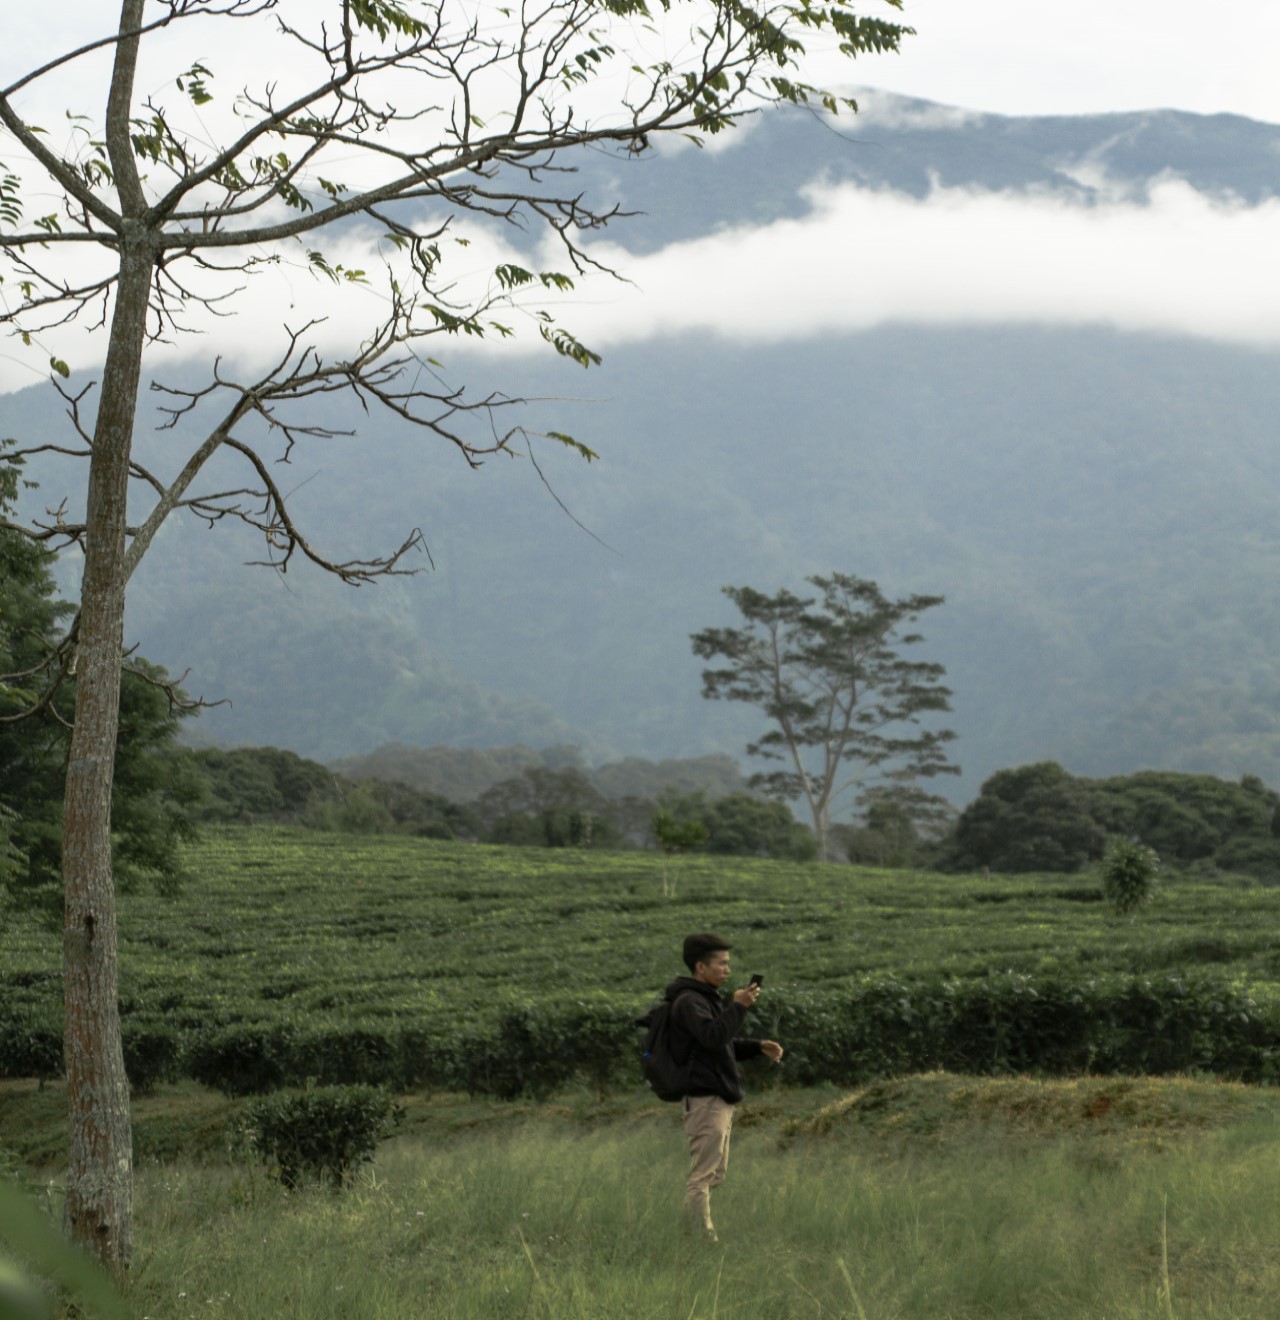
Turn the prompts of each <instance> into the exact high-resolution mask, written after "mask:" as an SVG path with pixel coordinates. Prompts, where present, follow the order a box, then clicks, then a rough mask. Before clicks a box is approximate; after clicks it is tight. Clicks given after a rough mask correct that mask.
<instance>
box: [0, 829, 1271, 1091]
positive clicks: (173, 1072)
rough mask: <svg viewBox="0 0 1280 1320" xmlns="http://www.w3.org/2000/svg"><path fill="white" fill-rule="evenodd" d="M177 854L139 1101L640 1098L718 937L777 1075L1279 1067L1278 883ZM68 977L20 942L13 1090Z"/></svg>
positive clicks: (13, 955)
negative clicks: (1130, 915) (382, 1092)
mask: <svg viewBox="0 0 1280 1320" xmlns="http://www.w3.org/2000/svg"><path fill="white" fill-rule="evenodd" d="M186 863H187V866H188V868H189V870H190V871H191V872H192V875H193V883H192V884H191V885H189V886H187V888H186V889H185V890H184V891H183V892H182V893H180V894H179V895H178V896H176V897H174V898H163V897H161V896H159V895H156V894H151V893H147V892H142V893H138V894H134V895H130V896H126V898H125V899H124V902H123V909H122V922H121V941H122V967H123V971H124V976H123V980H122V986H121V1007H122V1012H123V1015H124V1016H123V1020H124V1042H125V1054H126V1061H127V1066H128V1069H129V1073H130V1079H131V1082H132V1084H133V1085H134V1087H135V1089H137V1088H141V1087H145V1086H147V1085H152V1084H154V1083H155V1082H157V1081H160V1080H163V1079H165V1078H166V1077H173V1076H179V1075H188V1076H191V1077H194V1078H197V1079H199V1080H201V1081H203V1082H206V1083H208V1084H210V1085H213V1086H216V1087H219V1088H221V1089H223V1090H226V1091H228V1092H232V1093H259V1092H267V1091H272V1090H277V1089H279V1088H281V1087H286V1086H302V1085H304V1084H306V1083H307V1081H308V1079H311V1080H313V1081H315V1082H316V1083H318V1084H321V1085H337V1084H353V1083H363V1084H370V1085H386V1086H390V1087H395V1088H408V1087H431V1088H440V1089H451V1090H464V1091H471V1092H474V1093H477V1094H490V1095H504V1096H513V1095H519V1094H522V1093H529V1094H535V1095H536V1094H546V1093H548V1092H550V1091H552V1090H554V1089H556V1088H557V1087H559V1086H561V1085H563V1084H565V1083H566V1082H568V1081H570V1080H572V1079H574V1078H580V1079H585V1080H587V1081H589V1082H590V1083H591V1084H593V1085H595V1086H596V1087H598V1088H600V1089H602V1090H604V1089H607V1088H610V1087H615V1086H632V1085H638V1084H639V1072H638V1068H637V1066H636V1061H635V1058H634V1053H633V1051H634V1047H635V1033H634V1031H633V1029H632V1027H631V1025H630V1024H631V1023H632V1021H633V1020H634V1018H635V1017H636V1016H638V1015H639V1014H640V1013H641V1012H642V1011H643V1010H644V1009H645V1007H647V1005H648V1004H649V1003H651V1002H652V1001H653V999H654V997H655V996H656V994H657V992H658V991H659V989H660V988H661V986H662V985H663V984H664V983H665V981H666V980H667V979H668V978H669V977H670V976H671V975H673V974H675V973H677V972H679V971H680V970H681V968H680V965H679V957H678V950H679V944H680V940H681V938H682V937H683V936H684V935H685V934H687V933H688V930H689V929H692V928H700V927H703V926H707V925H710V926H712V927H713V928H715V929H718V930H721V931H723V932H726V933H728V935H729V937H730V938H732V939H734V940H735V943H736V945H737V958H738V962H739V965H743V964H744V961H749V962H750V963H751V965H752V968H751V969H752V970H756V969H759V970H762V971H764V972H766V973H767V977H768V980H767V987H768V989H767V993H766V995H765V996H764V997H763V999H762V1003H761V1007H760V1009H759V1010H758V1011H757V1013H756V1015H755V1018H756V1021H757V1022H758V1023H759V1024H760V1029H761V1031H762V1033H763V1032H768V1033H769V1034H771V1035H776V1037H777V1038H778V1039H780V1040H783V1042H784V1043H785V1044H786V1045H787V1047H788V1057H787V1063H786V1066H785V1067H784V1069H782V1070H780V1072H779V1073H778V1075H777V1080H779V1081H782V1082H785V1081H788V1080H795V1081H803V1080H813V1079H818V1078H822V1077H826V1078H829V1079H830V1080H835V1081H841V1082H846V1081H848V1082H852V1081H858V1080H864V1079H866V1078H868V1077H872V1076H877V1075H882V1074H885V1073H894V1072H899V1071H902V1070H904V1069H914V1068H927V1067H943V1066H945V1067H948V1068H956V1069H963V1070H966V1071H972V1072H990V1071H995V1072H1001V1071H1016V1070H1020V1069H1032V1070H1045V1071H1057V1070H1076V1071H1079V1070H1081V1069H1091V1070H1095V1071H1124V1070H1128V1071H1144V1070H1149V1071H1168V1070H1176V1069H1182V1068H1200V1069H1207V1070H1212V1071H1219V1072H1222V1073H1225V1074H1228V1075H1232V1076H1240V1077H1247V1078H1251V1079H1255V1080H1256V1079H1261V1078H1269V1077H1272V1076H1273V1075H1274V1073H1275V1068H1276V1065H1275V1050H1276V1045H1275V1041H1276V1040H1277V1039H1278V1038H1280V1007H1278V1004H1280V992H1278V991H1277V988H1276V987H1277V983H1278V982H1280V956H1278V955H1277V952H1276V946H1275V940H1274V938H1273V935H1272V933H1271V932H1272V931H1273V930H1274V929H1275V928H1276V926H1277V918H1280V890H1276V889H1271V888H1267V887H1264V886H1261V885H1257V884H1254V883H1251V882H1248V881H1232V882H1225V881H1219V882H1212V883H1211V882H1208V881H1206V880H1199V881H1196V880H1191V879H1179V880H1178V881H1176V882H1175V883H1171V884H1169V885H1167V886H1164V887H1163V888H1162V889H1161V891H1160V892H1159V894H1158V896H1157V898H1156V899H1155V901H1154V902H1153V903H1152V904H1151V905H1150V907H1149V909H1148V911H1147V912H1146V913H1145V914H1144V916H1143V919H1142V920H1141V921H1140V922H1137V923H1131V922H1128V921H1117V920H1116V918H1115V917H1113V916H1112V915H1111V913H1110V909H1109V908H1108V907H1107V905H1106V904H1105V903H1103V902H1101V901H1100V900H1101V894H1100V892H1099V890H1098V888H1097V886H1096V885H1089V886H1075V887H1073V886H1066V885H1063V883H1062V882H1061V881H1060V880H1058V881H1055V880H1053V879H1044V878H1031V877H1026V878H1014V877H1007V878H991V879H989V880H981V879H977V878H974V877H947V876H938V875H907V874H904V873H901V872H889V871H877V870H870V869H865V868H859V867H847V866H845V867H834V866H821V865H814V864H813V863H787V862H768V861H757V860H752V859H741V858H735V859H728V858H723V857H711V856H707V855H701V856H690V857H686V858H684V859H683V860H682V861H681V863H680V882H679V892H678V894H677V895H676V896H674V897H667V898H664V897H663V892H662V881H661V867H662V862H661V859H660V858H659V857H658V856H656V855H654V854H652V853H640V852H620V853H603V852H591V851H586V850H579V849H556V850H548V849H537V850H529V849H508V848H496V847H476V846H474V845H472V846H467V845H462V844H457V843H445V842H437V841H434V840H426V839H415V838H409V837H397V836H380V837H376V838H369V837H366V838H361V837H354V836H340V835H333V834H324V833H318V832H308V831H303V830H298V829H280V828H264V827H254V828H240V827H208V829H207V834H206V837H205V838H203V839H202V840H200V841H198V842H197V843H196V844H194V845H190V846H189V847H188V848H187V856H186ZM59 965H60V960H59V951H58V946H57V940H56V938H55V937H54V936H52V935H51V934H49V933H48V932H47V931H45V930H43V929H42V928H41V926H40V925H39V923H36V922H31V921H27V920H25V919H19V920H17V921H14V922H10V923H8V924H7V925H6V927H5V928H4V930H3V931H2V932H0V969H3V970H0V1073H5V1074H8V1075H18V1076H30V1075H51V1074H54V1073H56V1072H57V1071H58V1069H59V1067H60V1066H61V1025H60V1023H61V1017H60V995H59V991H60V973H59V970H58V969H59ZM1250 986H1252V989H1250V988H1249V987H1250ZM770 1075H771V1074H768V1073H762V1074H761V1076H760V1077H758V1078H755V1079H753V1083H752V1084H753V1085H757V1084H761V1083H763V1082H764V1080H765V1079H766V1078H767V1077H768V1076H770Z"/></svg>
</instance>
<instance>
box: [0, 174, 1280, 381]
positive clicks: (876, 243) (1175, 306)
mask: <svg viewBox="0 0 1280 1320" xmlns="http://www.w3.org/2000/svg"><path fill="white" fill-rule="evenodd" d="M808 197H809V200H810V202H811V204H812V207H813V211H812V213H811V214H810V215H809V216H807V217H805V218H803V219H795V220H785V221H779V222H777V223H775V224H771V225H767V226H763V227H757V228H746V227H743V228H736V229H727V230H724V231H721V232H719V233H717V234H714V235H711V236H708V237H705V238H701V239H698V240H695V241H691V242H686V243H679V244H673V245H671V246H668V247H666V248H664V249H662V250H660V251H658V252H656V253H653V254H652V255H649V256H643V257H637V256H633V255H632V254H629V253H627V252H625V251H622V250H619V249H616V248H611V247H608V246H606V245H603V244H597V245H595V246H594V247H593V249H592V250H593V252H594V253H595V254H596V255H598V256H599V257H600V258H601V259H602V260H604V261H606V262H608V263H609V264H610V265H613V266H615V267H617V268H618V269H619V270H621V271H622V272H623V273H624V274H625V275H626V276H627V277H628V279H629V280H630V281H631V282H630V283H620V282H617V281H613V280H610V279H609V278H608V277H606V276H603V275H594V276H590V277H588V278H587V279H585V280H583V281H581V282H580V283H579V285H578V287H577V288H576V289H575V290H573V291H572V292H571V293H568V294H566V295H562V296H561V295H554V294H551V293H548V292H545V291H541V290H540V291H539V292H538V293H537V294H535V295H531V296H530V297H529V298H528V299H526V302H527V304H528V308H535V307H546V308H548V309H549V310H551V311H552V312H553V313H554V314H555V315H556V318H557V320H558V321H559V322H560V323H562V324H564V325H566V326H568V327H569V328H570V329H571V330H573V331H574V333H575V334H577V335H578V337H579V338H581V339H582V340H583V341H584V342H586V343H587V344H588V345H590V346H591V347H593V348H596V349H601V350H604V349H609V348H617V347H619V346H621V345H624V344H626V343H632V342H637V341H643V340H649V339H656V338H661V337H665V336H672V335H678V334H684V333H695V334H696V333H705V334H713V335H718V336H723V337H725V338H728V339H736V340H740V341H742V342H744V343H754V344H767V343H771V342H777V341H781V340H795V339H803V338H806V337H813V336H818V335H829V334H838V333H842V332H851V331H860V330H866V329H869V328H871V327H873V326H876V325H880V324H885V323H888V322H907V323H917V324H923V325H964V324H999V323H1027V324H1046V325H1102V326H1108V327H1114V328H1118V329H1120V330H1126V331H1135V332H1155V333H1161V334H1174V335H1190V336H1195V337H1199V338H1206V339H1212V340H1218V341H1221V342H1226V343H1233V344H1241V345H1251V346H1256V347H1264V348H1268V349H1270V348H1280V257H1277V255H1276V245H1275V235H1276V233H1277V232H1280V201H1271V202H1267V203H1265V204H1262V205H1258V206H1247V205H1245V204H1243V203H1231V202H1225V201H1223V200H1221V199H1215V198H1211V197H1208V196H1205V195H1203V194H1201V193H1198V192H1196V191H1195V190H1194V189H1193V188H1191V187H1190V186H1189V185H1187V184H1186V183H1184V182H1181V181H1178V180H1167V181H1165V182H1162V183H1158V184H1156V185H1155V186H1154V187H1153V189H1152V190H1151V193H1150V196H1149V199H1148V200H1146V201H1133V200H1127V199H1120V200H1113V201H1107V202H1103V203H1098V204H1095V205H1087V204H1085V203H1083V202H1080V201H1073V200H1070V199H1067V198H1064V197H1062V196H1061V195H1058V194H1049V193H1043V192H1042V193H1028V192H985V191H977V190H971V189H949V188H941V187H935V188H934V189H933V191H932V193H931V194H930V196H929V197H927V198H925V199H916V198H913V197H910V196H907V195H905V194H902V193H895V192H889V191H869V190H866V189H859V188H856V187H853V186H841V187H830V186H825V185H817V186H814V187H813V188H811V189H810V190H809V193H808ZM457 236H458V237H466V238H467V239H468V243H467V245H466V246H456V247H454V248H452V249H450V250H449V251H448V253H447V264H446V268H445V269H446V271H447V272H448V273H450V276H451V278H452V279H454V280H455V281H456V282H457V285H456V287H457V290H458V293H459V294H460V295H466V294H476V293H479V292H481V291H483V290H484V289H485V288H486V287H488V284H489V280H490V272H491V271H492V269H493V267H494V265H495V264H497V263H498V262H500V261H509V260H517V261H521V262H525V261H527V259H526V258H520V257H519V256H518V255H517V254H515V253H513V252H512V251H510V250H508V249H507V248H505V247H504V246H503V245H502V243H501V242H500V241H499V240H498V239H496V238H495V237H494V236H493V235H491V234H485V233H483V232H480V231H472V232H471V233H469V234H468V233H466V231H465V230H460V231H458V235H457ZM376 240H377V236H376V235H375V234H373V233H372V231H368V230H357V231H350V232H347V233H345V234H343V235H342V236H341V237H340V238H331V239H330V241H329V242H327V243H326V244H325V251H326V255H327V256H328V258H329V260H330V261H332V262H342V263H343V264H345V265H347V266H349V267H361V268H364V269H366V270H368V271H369V272H370V277H371V283H370V285H369V286H368V287H346V286H341V287H335V286H334V285H333V284H331V283H330V282H329V281H328V280H325V279H317V278H316V277H314V276H313V275H312V274H310V273H309V272H308V270H307V267H306V262H305V257H304V256H303V254H302V253H301V251H299V253H298V257H297V260H296V261H295V262H294V263H293V264H292V265H287V266H281V267H279V268H273V269H271V270H269V271H268V272H267V273H266V274H264V275H263V276H261V277H260V278H258V279H255V280H252V281H250V282H249V285H248V287H247V288H246V289H245V291H244V292H243V293H241V294H240V295H239V296H238V298H237V301H236V303H235V308H236V311H237V315H235V316H234V317H233V318H231V319H226V320H209V319H206V321H205V323H204V327H203V333H201V334H199V335H192V336H183V337H179V338H178V339H177V341H176V342H175V343H174V344H173V345H172V346H171V347H168V348H162V349H159V350H156V351H155V352H154V353H153V355H152V357H151V359H150V364H151V366H152V368H153V369H154V368H156V367H160V366H162V365H163V364H164V362H165V361H176V360H179V359H192V358H199V359H201V360H204V361H211V360H212V358H213V357H214V356H215V355H218V354H221V355H222V356H223V357H224V359H225V360H226V361H227V362H228V364H229V366H235V367H236V368H237V369H238V370H240V371H242V372H243V373H245V374H247V373H248V372H250V371H252V370H254V369H256V368H259V367H260V366H261V364H262V363H264V362H266V361H267V360H268V359H269V358H272V357H273V356H275V355H276V354H278V353H279V351H280V347H281V345H282V343H283V334H284V327H285V326H286V325H287V326H289V327H292V328H297V327H299V326H301V325H302V324H304V323H305V322H307V321H310V320H313V319H314V320H317V321H319V322H321V323H320V324H318V325H317V326H316V328H315V329H314V330H313V331H312V332H311V334H310V335H309V337H308V338H309V342H314V343H315V344H316V345H317V347H318V348H319V349H320V350H321V351H322V352H323V353H325V354H326V355H328V356H345V355H348V354H350V353H351V352H352V351H353V349H354V348H355V347H356V346H357V345H358V343H359V340H360V338H361V337H362V336H363V335H364V334H367V333H368V332H369V330H371V329H372V328H373V326H374V325H375V324H376V322H377V320H378V317H379V315H380V313H381V311H382V309H383V307H384V301H383V296H382V288H383V278H382V275H381V273H380V272H381V258H380V255H379V251H378V247H377V241H376ZM542 258H543V262H544V264H545V266H546V268H561V267H562V266H563V264H564V263H563V256H562V254H560V253H558V252H556V251H555V250H554V249H552V248H550V247H548V248H547V249H546V250H545V251H544V253H543V254H542ZM528 308H527V309H526V310H525V311H520V310H515V311H510V312H499V313H495V319H498V320H501V321H503V322H504V323H506V324H509V325H511V326H512V327H514V328H515V330H516V332H517V334H516V338H515V340H514V341H512V340H507V339H504V338H501V337H499V336H497V335H494V336H492V337H491V339H490V341H489V342H490V346H491V348H492V351H495V352H502V353H513V352H523V351H531V350H532V349H534V348H537V349H538V350H540V351H544V352H545V351H547V350H546V348H545V345H543V344H542V343H541V340H540V338H539V336H538V334H537V329H536V323H534V322H533V320H532V319H531V318H530V317H529V316H528V315H527V310H528ZM463 344H466V345H467V346H468V347H469V348H474V347H476V345H475V342H474V341H471V340H456V339H446V338H444V337H441V338H440V339H439V340H437V341H435V342H434V343H433V344H430V345H428V346H427V348H426V352H428V353H431V354H434V355H436V356H440V355H441V354H442V353H448V352H449V351H450V350H452V349H453V348H454V347H460V346H462V345H463ZM42 346H43V347H42V350H41V351H37V352H34V353H28V355H27V362H28V366H27V367H26V369H25V370H17V369H15V368H14V366H13V358H14V357H16V356H17V355H18V354H19V353H21V352H22V350H21V349H19V348H17V347H15V348H14V349H13V351H12V353H11V355H10V360H8V361H0V385H3V387H4V388H9V389H13V388H18V387H21V386H24V385H28V384H31V383H32V382H33V381H34V380H35V379H36V378H37V377H38V375H40V374H43V372H44V370H45V363H46V362H47V357H48V353H49V352H57V353H58V354H59V355H60V356H63V357H65V358H66V359H67V360H68V361H69V362H71V363H72V364H73V365H75V366H88V365H91V364H93V363H95V362H96V361H98V360H100V355H101V352H102V349H103V347H104V345H103V342H102V336H101V334H97V335H89V334H86V333H85V332H84V331H79V330H77V331H61V332H57V333H56V334H53V335H50V336H46V337H45V339H44V340H42Z"/></svg>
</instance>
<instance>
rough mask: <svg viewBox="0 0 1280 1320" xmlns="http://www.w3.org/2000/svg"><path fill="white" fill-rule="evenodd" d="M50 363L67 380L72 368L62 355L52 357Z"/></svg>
mask: <svg viewBox="0 0 1280 1320" xmlns="http://www.w3.org/2000/svg"><path fill="white" fill-rule="evenodd" d="M49 365H50V367H52V368H53V370H54V371H56V372H57V373H58V375H59V376H61V377H62V378H63V380H66V378H67V377H68V376H70V375H71V368H70V367H69V366H67V364H66V363H65V362H64V361H63V360H62V359H61V358H60V357H51V358H50V359H49Z"/></svg>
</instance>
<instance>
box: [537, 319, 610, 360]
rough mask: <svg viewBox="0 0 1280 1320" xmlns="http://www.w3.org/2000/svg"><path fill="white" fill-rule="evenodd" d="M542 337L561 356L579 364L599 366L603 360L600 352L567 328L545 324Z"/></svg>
mask: <svg viewBox="0 0 1280 1320" xmlns="http://www.w3.org/2000/svg"><path fill="white" fill-rule="evenodd" d="M542 337H543V339H545V340H546V341H547V343H548V344H550V345H551V347H552V348H554V349H555V351H556V352H557V353H559V354H560V356H561V357H567V358H570V359H572V360H573V361H574V362H576V363H578V365H579V366H582V367H598V366H599V365H600V363H601V361H602V360H603V359H602V358H601V357H600V354H599V353H594V352H592V350H591V349H589V348H587V347H586V345H585V344H583V343H582V342H581V341H580V340H579V339H577V338H576V337H575V336H573V335H571V334H570V333H569V331H567V330H562V329H555V328H553V327H551V326H547V325H544V326H543V327H542Z"/></svg>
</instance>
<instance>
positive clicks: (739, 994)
mask: <svg viewBox="0 0 1280 1320" xmlns="http://www.w3.org/2000/svg"><path fill="white" fill-rule="evenodd" d="M763 981H764V973H763V972H756V973H754V974H753V975H752V977H751V980H750V981H748V982H747V984H746V985H745V986H744V987H743V988H742V989H741V990H735V991H734V993H733V1002H734V1003H735V1004H741V1005H742V1007H743V1008H750V1007H752V1005H753V1004H754V1003H755V1002H756V1000H757V999H759V998H760V986H761V984H762V983H763Z"/></svg>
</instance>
